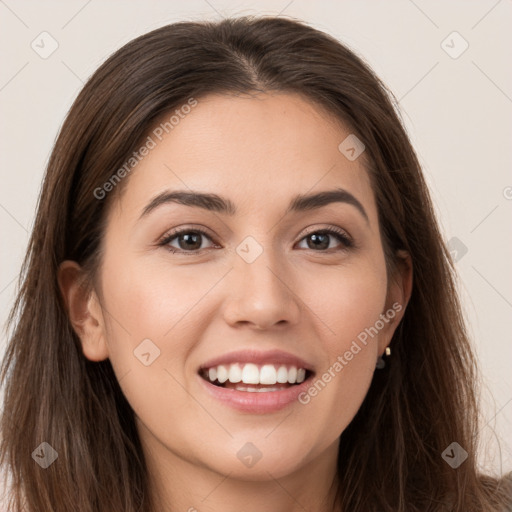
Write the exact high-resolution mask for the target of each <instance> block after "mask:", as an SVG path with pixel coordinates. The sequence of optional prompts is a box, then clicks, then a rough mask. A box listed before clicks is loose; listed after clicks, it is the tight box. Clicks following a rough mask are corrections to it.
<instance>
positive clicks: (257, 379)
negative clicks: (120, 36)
mask: <svg viewBox="0 0 512 512" xmlns="http://www.w3.org/2000/svg"><path fill="white" fill-rule="evenodd" d="M205 377H207V378H208V380H209V381H210V382H215V381H218V382H219V383H220V384H224V382H226V381H229V382H231V383H233V384H237V383H239V382H240V383H243V384H263V385H266V386H272V385H273V384H276V383H277V384H286V383H288V384H295V383H297V384H300V383H301V382H304V380H305V378H306V370H305V369H304V368H297V367H296V366H288V367H287V366H285V365H273V364H265V365H263V366H261V367H259V366H258V365H256V364H253V363H246V364H243V363H234V364H230V365H223V364H220V365H219V366H215V367H212V368H209V369H208V371H207V372H205ZM238 387H240V388H242V387H243V386H237V389H238ZM282 388H283V386H278V387H276V388H263V389H262V390H265V391H271V390H277V389H282ZM246 390H250V391H252V390H254V388H250V389H249V388H246V387H245V388H244V389H240V391H246Z"/></svg>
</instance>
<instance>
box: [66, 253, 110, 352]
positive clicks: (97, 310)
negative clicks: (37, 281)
mask: <svg viewBox="0 0 512 512" xmlns="http://www.w3.org/2000/svg"><path fill="white" fill-rule="evenodd" d="M58 282H59V288H60V292H61V294H62V298H63V299H64V303H65V304H66V309H67V313H68V317H69V320H70V322H71V325H72V326H73V330H74V331H75V332H76V334H77V335H78V337H79V338H80V341H81V343H82V350H83V353H84V356H85V357H87V359H89V360H91V361H103V360H104V359H107V358H108V348H107V343H106V332H105V321H104V317H103V311H102V308H101V305H100V302H99V299H98V297H97V295H96V293H95V292H94V291H93V290H92V291H91V290H88V289H87V287H86V286H85V280H84V277H83V270H82V268H81V267H80V265H78V263H76V262H75V261H70V260H66V261H64V262H62V263H61V264H60V266H59V270H58Z"/></svg>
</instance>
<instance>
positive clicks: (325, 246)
mask: <svg viewBox="0 0 512 512" xmlns="http://www.w3.org/2000/svg"><path fill="white" fill-rule="evenodd" d="M321 237H323V238H324V243H323V244H322V242H321V241H320V238H321ZM310 238H311V240H312V241H313V242H314V241H315V240H316V241H317V242H318V241H320V243H319V244H318V243H314V247H316V248H318V247H320V246H321V247H320V248H322V249H326V248H327V246H329V237H328V235H326V234H314V235H310ZM325 241H327V244H325Z"/></svg>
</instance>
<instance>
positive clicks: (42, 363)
mask: <svg viewBox="0 0 512 512" xmlns="http://www.w3.org/2000/svg"><path fill="white" fill-rule="evenodd" d="M254 91H284V92H290V93H298V94H301V95H302V96H303V97H305V98H307V99H309V100H310V101H313V102H317V103H318V104H319V105H322V106H323V107H325V109H327V110H328V111H329V112H331V113H332V114H333V115H334V116H336V117H337V118H338V119H340V120H341V121H342V122H343V123H345V124H346V125H347V126H349V127H350V128H351V131H352V132H353V133H355V134H357V136H358V137H359V138H360V139H361V140H362V141H364V144H365V146H366V151H365V155H366V158H367V162H368V163H367V167H368V172H369V174H370V177H371V180H372V186H373V190H374V194H375V197H376V200H377V205H378V212H379V220H380V228H381V230H382V235H383V240H384V245H385V248H386V257H387V262H388V265H389V268H393V264H394V262H395V258H396V251H397V250H398V249H404V250H406V251H408V252H409V254H410V255H411V258H412V263H413V267H414V286H413V291H412V296H411V299H410V302H409V304H408V307H407V311H406V313H405V316H404V318H403V321H402V323H401V324H400V326H399V327H398V329H397V331H396V332H395V335H394V337H393V339H392V342H391V348H392V357H391V359H390V360H389V363H388V364H387V366H386V367H385V369H383V370H380V371H376V372H375V375H374V378H373V381H372V384H371V387H370V390H369V392H368V394H367V396H366V398H365V400H364V402H363V404H362V406H361V408H360V410H359V411H358V413H357V415H356V416H355V417H354V419H353V421H352V422H351V423H350V425H349V426H348V427H347V428H346V430H345V431H344V432H343V433H342V435H341V443H340V452H339V464H338V473H339V478H338V480H337V483H338V484H339V485H338V490H337V492H338V498H339V502H340V504H341V507H342V509H343V510H346V511H361V512H369V511H377V510H379V511H389V512H391V511H392V512H414V511H422V512H424V511H427V510H429V511H441V510H450V511H461V512H462V511H464V512H468V511H476V510H479V511H480V510H485V511H487V512H491V511H497V510H501V508H500V507H503V506H504V502H505V498H506V494H507V493H508V492H510V491H506V489H505V486H504V483H503V482H500V481H499V480H498V479H494V478H491V477H484V476H482V475H480V474H479V472H478V469H477V461H476V453H477V433H478V421H477V420H478V409H477V392H476V389H475V382H477V373H476V366H475V360H474V356H473V355H472V349H471V346H470V343H469V341H468V335H467V332H466V328H465V325H464V320H463V317H462V314H461V308H460V305H459V302H458V298H457V294H456V286H455V283H456V280H455V272H454V268H453V263H452V262H451V259H450V254H449V252H448V251H447V248H446V246H445V243H444V241H443V239H442V237H441V235H440V231H439V228H438V224H437V221H436V219H435V215H434V210H433V207H432V203H431V200H430V197H429V193H428V190H427V187H426V184H425V181H424V179H423V176H422V172H421V169H420V165H419V162H418V160H417V157H416V155H415V153H414V150H413V148H412V147H411V144H410V142H409V140H408V137H407V135H406V133H405V131H404V128H403V127H402V124H401V122H400V118H399V115H398V114H397V109H396V102H395V101H394V99H393V96H392V94H391V93H389V91H387V89H386V87H385V86H384V85H383V84H382V83H381V82H380V80H379V79H378V78H377V77H376V76H375V75H374V74H373V72H372V71H371V70H370V69H369V68H368V66H367V65H366V64H365V63H364V62H363V61H362V59H360V58H359V57H358V56H356V55H355V54H354V53H353V52H352V51H350V50H349V49H348V48H346V47H345V46H344V45H342V44H341V43H340V42H338V41H336V40H335V39H334V38H332V37H330V36H329V35H326V34H324V33H322V32H320V31H317V30H315V29H313V28H311V27H309V26H307V25H306V24H304V23H302V22H298V21H295V20H290V19H285V18H282V17H281V18H275V17H244V18H235V19H233V18H232V19H225V20H223V21H220V22H216V23H214V22H202V23H199V22H181V23H175V24H172V25H167V26H164V27H161V28H159V29H157V30H154V31H152V32H150V33H148V34H145V35H143V36H141V37H138V38H137V39H135V40H133V41H131V42H130V43H128V44H126V45H125V46H123V47H122V48H121V49H120V50H118V51H117V52H116V53H115V54H114V55H112V56H111V57H110V58H109V59H108V60H107V61H106V62H105V63H104V64H103V65H101V67H100V68H99V69H98V70H97V71H96V72H95V73H94V74H93V76H92V77H91V78H90V80H89V81H88V82H87V83H86V85H85V86H84V88H83V90H82V91H81V92H80V94H79V96H78V97H77V99H76V101H75V102H74V104H73V106H72V108H71V110H70V112H69V114H68V116H67V118H66V120H65V122H64V124H63V126H62V129H61V131H60V134H59V137H58V140H57V141H56V144H55V147H54V150H53V153H52V155H51V157H50V160H49V163H48V167H47V170H46V175H45V178H44V183H43V187H42V192H41V195H40V198H39V203H38V209H37V216H36V220H35V226H34V229H33V232H32V235H31V238H30V241H29V245H28V250H27V254H26V257H25V260H24V262H23V266H22V272H21V275H20V286H19V291H18V295H17V298H16V300H15V304H14V307H13V309H12V311H11V313H10V316H9V320H8V326H9V328H10V329H11V331H12V333H11V334H10V336H9V343H8V347H7V352H6V355H5V358H4V360H3V365H2V373H1V382H2V384H4V385H5V398H4V410H3V414H2V423H1V429H2V439H1V444H0V447H1V459H0V463H1V467H3V468H4V470H5V471H7V472H8V474H9V475H10V480H11V486H10V487H11V488H10V496H11V501H10V505H11V510H15V511H18V510H26V511H27V512H36V511H38V512H39V511H43V510H44V511H50V510H51V511H53V512H69V511H72V510H79V511H80V512H99V511H101V512H104V511H116V512H119V511H123V512H136V511H144V512H150V511H151V512H154V511H153V505H152V504H151V502H150V496H149V494H150V493H149V491H148V490H149V482H148V479H147V473H146V466H145V461H144V456H143V453H142V449H141V445H140V442H139V439H138V435H137V431H136V428H135V422H134V415H133V411H132V409H131V407H130V405H129V404H128V402H127V401H126V399H125V397H124V395H123V393H122V392H121V389H120V387H119V385H118V382H117V380H116V376H115V374H114V372H113V369H112V366H111V364H110V362H109V360H105V361H102V362H91V361H89V360H87V359H86V358H85V357H84V355H83V353H82V350H81V344H80V341H79V338H78V337H77V335H76V334H75V332H74V331H73V329H72V327H71V324H70V322H69V319H68V317H67V313H66V309H65V307H64V303H63V300H62V298H61V296H60V293H59V288H58V283H57V270H58V266H59V264H60V263H61V262H62V261H64V260H66V259H70V260H74V261H76V262H78V263H79V264H80V265H82V266H83V267H84V269H85V270H86V276H87V278H88V279H87V280H86V281H85V282H84V285H85V286H93V283H94V276H95V275H96V272H97V269H98V267H99V265H100V264H101V250H100V248H101V246H100V241H101V239H102V235H103V232H104V228H105V219H106V214H107V212H108V209H109V207H110V205H111V203H112V201H113V200H114V198H115V197H116V195H117V194H118V192H119V190H120V189H121V187H122V186H123V185H124V184H125V183H126V181H127V180H128V179H129V178H125V179H124V181H123V182H122V183H120V184H119V186H117V187H116V190H114V191H113V192H112V193H110V194H108V195H107V196H106V197H105V198H102V199H97V195H98V194H97V190H98V188H101V187H102V186H104V184H105V183H106V182H108V181H109V180H110V179H111V178H112V176H113V175H114V173H115V172H116V171H117V170H118V169H120V168H121V167H122V166H123V165H124V163H125V162H126V161H127V159H129V157H130V155H132V153H133V152H134V151H135V150H136V149H137V148H138V147H139V145H140V144H141V141H142V140H144V139H145V138H146V137H147V135H148V133H149V131H150V129H151V128H152V126H153V125H154V123H155V122H156V121H157V120H158V119H160V118H161V116H162V115H163V114H165V113H168V112H171V111H172V110H173V109H175V108H177V107H180V106H181V105H183V104H186V103H187V101H188V100H189V99H190V98H196V99H199V100H200V98H201V97H204V96H205V95H207V94H211V93H228V94H229V93H234V94H240V93H251V92H254ZM135 172H136V170H135ZM95 191H96V194H95ZM42 442H47V443H48V444H49V445H51V446H52V447H53V448H54V449H55V450H56V452H57V453H58V459H57V461H56V462H55V463H53V464H52V465H51V466H49V467H48V468H47V469H45V470H42V469H41V467H39V465H38V464H36V463H35V462H34V460H33V457H31V456H30V455H31V453H32V452H33V451H34V449H36V447H38V446H39V445H40V444H41V443H42ZM453 442H457V443H458V444H459V445H460V446H461V447H463V448H464V450H465V451H466V452H467V453H468V457H467V460H465V461H464V462H463V463H462V464H461V465H460V466H459V467H458V468H456V469H454V468H452V467H451V466H450V465H449V464H447V462H446V461H445V460H444V459H443V457H442V453H443V452H444V450H445V449H446V448H447V447H449V446H450V445H451V443H453Z"/></svg>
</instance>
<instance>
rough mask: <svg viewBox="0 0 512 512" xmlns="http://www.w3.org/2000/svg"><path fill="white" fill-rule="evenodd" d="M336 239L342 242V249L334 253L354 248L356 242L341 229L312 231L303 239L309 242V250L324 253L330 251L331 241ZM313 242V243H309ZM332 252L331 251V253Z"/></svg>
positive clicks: (335, 249) (336, 249)
mask: <svg viewBox="0 0 512 512" xmlns="http://www.w3.org/2000/svg"><path fill="white" fill-rule="evenodd" d="M331 238H335V239H336V240H338V242H340V244H341V247H338V248H334V251H344V250H347V249H349V248H350V247H353V246H354V242H353V241H352V239H351V238H350V237H349V236H348V235H347V233H346V232H345V231H343V230H342V229H339V228H331V229H317V230H311V231H309V233H308V234H307V235H306V236H305V237H303V238H302V240H301V242H302V241H303V240H306V241H307V245H308V247H307V249H312V250H314V251H319V252H324V251H326V249H329V243H330V239H331ZM309 241H311V243H309ZM329 252H331V251H329Z"/></svg>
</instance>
